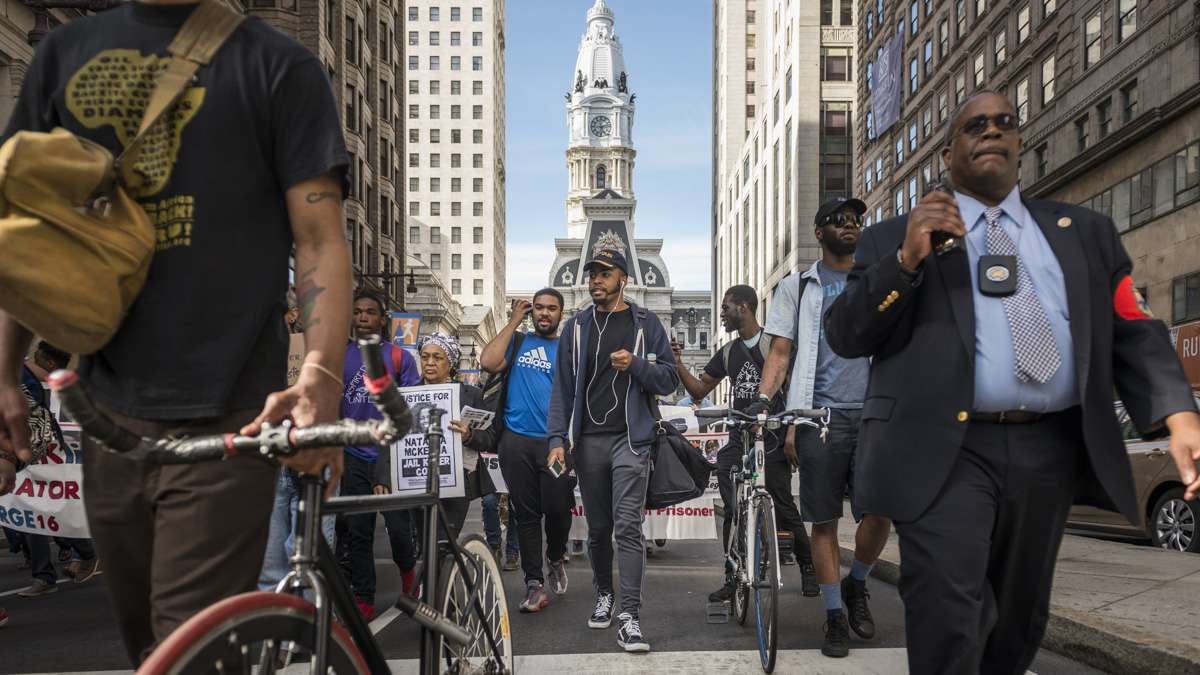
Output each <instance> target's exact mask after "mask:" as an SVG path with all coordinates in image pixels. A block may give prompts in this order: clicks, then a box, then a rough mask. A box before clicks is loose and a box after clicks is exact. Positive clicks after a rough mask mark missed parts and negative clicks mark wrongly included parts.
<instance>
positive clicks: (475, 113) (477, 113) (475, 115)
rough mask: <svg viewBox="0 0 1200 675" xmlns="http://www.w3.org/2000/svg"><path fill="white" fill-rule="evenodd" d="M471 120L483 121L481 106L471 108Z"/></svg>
mask: <svg viewBox="0 0 1200 675" xmlns="http://www.w3.org/2000/svg"><path fill="white" fill-rule="evenodd" d="M471 119H473V120H481V119H483V106H481V105H474V106H471Z"/></svg>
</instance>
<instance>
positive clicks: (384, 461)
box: [375, 333, 496, 538]
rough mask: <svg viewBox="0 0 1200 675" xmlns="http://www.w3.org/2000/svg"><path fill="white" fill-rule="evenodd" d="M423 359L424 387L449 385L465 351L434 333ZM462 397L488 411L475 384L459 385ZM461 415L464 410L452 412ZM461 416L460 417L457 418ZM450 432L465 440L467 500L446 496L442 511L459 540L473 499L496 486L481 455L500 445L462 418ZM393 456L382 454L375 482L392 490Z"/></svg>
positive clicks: (425, 341) (423, 346) (422, 345)
mask: <svg viewBox="0 0 1200 675" xmlns="http://www.w3.org/2000/svg"><path fill="white" fill-rule="evenodd" d="M417 345H418V348H419V350H420V358H421V384H423V385H426V384H449V383H451V382H454V377H455V376H456V375H457V374H458V362H459V358H460V357H461V356H462V349H461V348H460V347H459V345H458V339H457V338H455V337H453V336H450V335H446V334H444V333H434V334H432V335H426V336H424V337H422V338H421V339H420V340H419V341H418V343H417ZM459 387H461V394H460V396H459V399H458V401H459V405H460V406H462V407H467V406H470V407H472V408H476V409H479V410H484V409H486V407H485V405H484V402H483V390H482V389H480V388H479V387H476V386H474V385H470V384H466V383H459ZM451 412H452V413H453V412H460V411H451ZM454 417H457V415H454ZM450 430H451V431H453V432H454V433H457V434H459V435H460V436H461V437H462V463H463V479H464V484H465V486H466V496H465V497H443V498H442V500H441V501H442V508H443V509H445V511H446V520H447V521H448V522H449V524H450V527H451V530H452V531H451V536H453V537H455V538H457V537H458V534H459V532H461V531H462V527H463V523H465V522H466V520H467V510H468V509H469V508H470V506H471V500H473V499H479V498H480V497H482V496H484V495H489V494H492V493H493V492H495V491H496V487H495V486H494V485H493V484H492V478H491V476H490V475H489V474H488V471H487V467H486V466H484V465H483V464H482V463H480V461H479V453H480V452H490V451H491V450H493V449H494V448H495V446H496V438H495V433H494V432H493V431H492V429H491V428H488V429H485V430H482V431H481V430H477V429H471V428H470V427H468V426H467V423H466V422H463V421H462V420H460V419H451V421H450ZM391 464H392V462H391V457H390V453H386V452H382V453H380V454H379V461H378V462H377V463H376V469H375V471H376V473H375V482H376V484H378V485H381V486H385V487H387V490H388V491H389V492H390V491H391V487H390V486H391V475H392V467H391Z"/></svg>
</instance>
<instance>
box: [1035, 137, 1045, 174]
mask: <svg viewBox="0 0 1200 675" xmlns="http://www.w3.org/2000/svg"><path fill="white" fill-rule="evenodd" d="M1033 157H1034V164H1035V169H1034V177H1035V178H1041V177H1043V176H1045V175H1046V168H1047V166H1046V163H1047V161H1048V160H1049V153H1048V152H1047V149H1046V144H1045V143H1043V144H1041V145H1039V146H1038V147H1037V149H1036V150H1034V151H1033Z"/></svg>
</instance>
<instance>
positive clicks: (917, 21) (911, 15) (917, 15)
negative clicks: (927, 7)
mask: <svg viewBox="0 0 1200 675" xmlns="http://www.w3.org/2000/svg"><path fill="white" fill-rule="evenodd" d="M908 22H909V30H910V31H911V33H910V34H911V35H913V36H914V37H915V36H916V34H917V31H919V30H920V29H921V28H920V27H921V8H920V6H919V5H917V0H912V2H911V3H909V5H908Z"/></svg>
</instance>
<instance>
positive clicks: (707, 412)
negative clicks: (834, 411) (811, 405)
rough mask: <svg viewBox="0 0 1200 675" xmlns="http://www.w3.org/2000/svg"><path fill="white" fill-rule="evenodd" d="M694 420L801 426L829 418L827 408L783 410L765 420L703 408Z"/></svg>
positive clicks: (736, 411)
mask: <svg viewBox="0 0 1200 675" xmlns="http://www.w3.org/2000/svg"><path fill="white" fill-rule="evenodd" d="M695 415H696V419H698V420H723V421H726V422H734V423H743V422H745V423H751V424H758V423H761V422H769V423H775V424H801V423H802V421H803V420H823V419H825V418H826V417H828V416H829V409H828V408H816V409H807V408H797V409H796V410H785V411H784V412H780V413H775V414H773V415H766V416H765V419H759V418H758V416H757V415H748V414H746V413H744V412H742V411H741V410H733V409H731V408H704V409H701V410H697V411H695Z"/></svg>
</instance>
